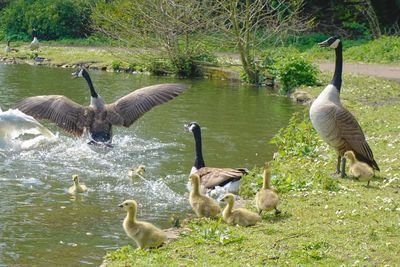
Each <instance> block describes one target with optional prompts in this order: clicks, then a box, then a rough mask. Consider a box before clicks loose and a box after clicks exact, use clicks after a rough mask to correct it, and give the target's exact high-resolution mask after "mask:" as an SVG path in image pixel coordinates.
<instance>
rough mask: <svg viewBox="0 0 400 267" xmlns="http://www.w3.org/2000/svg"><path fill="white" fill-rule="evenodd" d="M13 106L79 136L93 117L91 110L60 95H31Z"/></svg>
mask: <svg viewBox="0 0 400 267" xmlns="http://www.w3.org/2000/svg"><path fill="white" fill-rule="evenodd" d="M14 108H17V109H19V110H20V111H22V112H24V113H25V114H28V115H30V116H32V117H34V118H35V119H48V120H49V121H51V122H54V123H55V124H56V125H57V126H59V127H60V128H62V129H64V130H65V131H67V132H68V133H70V134H73V135H75V136H81V135H82V134H83V131H84V129H85V127H88V126H89V125H90V123H91V121H92V119H93V115H94V113H93V110H92V109H91V108H90V107H84V106H82V105H79V104H77V103H75V102H74V101H72V100H70V99H69V98H67V97H65V96H62V95H44V96H31V97H27V98H24V99H22V100H20V101H18V102H17V103H16V104H15V105H14Z"/></svg>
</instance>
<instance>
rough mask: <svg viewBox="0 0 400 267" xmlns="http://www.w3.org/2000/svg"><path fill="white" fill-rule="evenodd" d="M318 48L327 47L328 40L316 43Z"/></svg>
mask: <svg viewBox="0 0 400 267" xmlns="http://www.w3.org/2000/svg"><path fill="white" fill-rule="evenodd" d="M318 45H319V47H328V46H329V44H328V40H326V41H323V42H320V43H318Z"/></svg>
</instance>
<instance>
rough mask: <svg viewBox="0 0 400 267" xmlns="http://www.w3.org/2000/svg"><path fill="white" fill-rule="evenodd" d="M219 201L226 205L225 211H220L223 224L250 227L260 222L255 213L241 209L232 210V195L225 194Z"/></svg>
mask: <svg viewBox="0 0 400 267" xmlns="http://www.w3.org/2000/svg"><path fill="white" fill-rule="evenodd" d="M220 200H221V201H222V202H225V203H227V205H226V207H225V209H224V210H223V211H222V219H223V220H224V222H226V223H229V224H233V225H240V226H251V225H255V224H256V223H257V222H259V221H261V217H260V215H258V214H257V213H255V212H251V211H249V210H246V209H243V208H239V209H233V205H234V204H235V196H234V195H233V194H231V193H229V194H226V195H225V196H223V197H222V198H221V199H220Z"/></svg>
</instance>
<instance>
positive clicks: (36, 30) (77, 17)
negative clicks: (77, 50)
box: [0, 0, 91, 40]
mask: <svg viewBox="0 0 400 267" xmlns="http://www.w3.org/2000/svg"><path fill="white" fill-rule="evenodd" d="M90 12H91V11H90V8H89V7H88V6H87V5H85V4H82V2H80V1H79V2H77V1H74V0H43V1H29V0H16V1H12V2H10V5H8V6H7V7H6V8H4V9H3V10H2V12H1V19H0V23H1V25H3V26H2V27H3V31H4V34H5V35H6V36H7V37H8V38H13V39H19V40H30V39H31V35H32V34H34V35H35V36H37V37H38V38H39V39H45V40H52V39H58V38H62V37H73V38H76V37H83V36H85V35H86V34H87V33H88V27H87V25H89V24H90V23H89V17H90Z"/></svg>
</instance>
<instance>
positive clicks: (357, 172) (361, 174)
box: [344, 150, 374, 186]
mask: <svg viewBox="0 0 400 267" xmlns="http://www.w3.org/2000/svg"><path fill="white" fill-rule="evenodd" d="M344 156H345V158H346V159H347V160H348V161H349V162H350V164H349V165H350V166H349V173H350V175H351V176H353V177H355V178H357V179H358V180H359V181H368V183H367V186H369V182H370V181H371V179H372V177H373V176H374V170H373V169H372V168H371V167H370V166H369V165H368V164H367V163H364V162H361V161H359V160H357V158H356V156H355V154H354V152H353V151H351V150H349V151H346V152H345V153H344Z"/></svg>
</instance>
